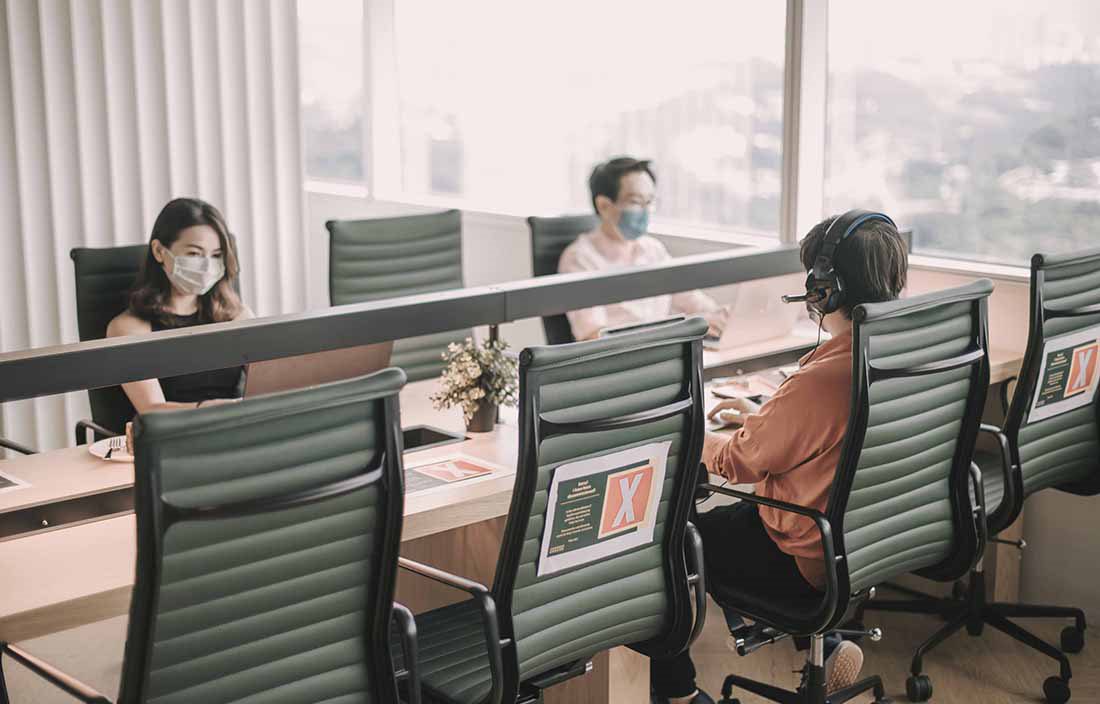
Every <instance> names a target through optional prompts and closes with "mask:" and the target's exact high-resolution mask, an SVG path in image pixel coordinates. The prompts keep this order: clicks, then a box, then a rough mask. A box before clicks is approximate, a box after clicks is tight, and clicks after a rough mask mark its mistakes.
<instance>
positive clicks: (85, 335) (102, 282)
mask: <svg viewBox="0 0 1100 704" xmlns="http://www.w3.org/2000/svg"><path fill="white" fill-rule="evenodd" d="M148 252H149V245H147V244H136V245H132V246H128V247H103V248H94V249H93V248H88V247H77V248H76V249H73V250H71V251H70V252H69V256H70V257H71V258H72V260H73V272H74V273H75V275H76V325H77V328H78V330H79V332H80V341H81V342H87V341H88V340H101V339H103V338H104V337H106V335H107V325H108V324H109V323H110V322H111V321H112V320H113V319H114V318H115V316H117V315H118V314H119V313H121V312H122V311H124V310H126V306H127V305H129V293H130V287H131V286H133V285H134V279H136V278H137V275H138V272H139V271H140V270H141V263H142V262H143V261H144V260H145V256H146V254H147V253H148ZM88 403H89V404H90V405H91V407H92V419H91V420H90V421H89V420H81V421H78V422H77V424H76V444H78V445H80V444H83V443H84V442H85V441H86V436H87V434H88V432H89V431H91V433H92V434H93V435H94V436H95V437H96V438H97V439H98V438H104V437H110V436H112V435H120V434H121V433H122V431H123V428H125V427H126V423H127V422H128V421H129V420H130V419H131V418H133V417H134V407H133V405H132V404H131V403H130V399H128V398H127V397H126V393H125V392H124V391H123V390H122V387H121V386H105V387H103V388H101V389H88Z"/></svg>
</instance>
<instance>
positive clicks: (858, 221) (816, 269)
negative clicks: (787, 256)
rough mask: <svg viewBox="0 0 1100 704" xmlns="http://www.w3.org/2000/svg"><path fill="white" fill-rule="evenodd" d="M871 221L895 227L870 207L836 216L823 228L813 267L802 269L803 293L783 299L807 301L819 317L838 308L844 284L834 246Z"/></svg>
mask: <svg viewBox="0 0 1100 704" xmlns="http://www.w3.org/2000/svg"><path fill="white" fill-rule="evenodd" d="M872 220H881V221H882V222H886V223H889V224H891V225H893V226H894V227H895V228H896V227H897V225H894V221H893V220H891V219H890V216H889V215H886V214H884V213H876V212H872V211H870V210H849V211H848V212H846V213H844V214H843V215H839V216H837V218H836V219H835V220H833V222H832V223H831V224H830V225H829V229H827V230H825V237H824V238H822V242H821V249H820V250H819V251H818V254H817V258H816V259H814V265H813V268H812V269H810V270H809V271H808V272H806V293H803V294H799V295H794V296H783V302H784V303H800V302H802V301H807V302H808V303H809V304H810V305H811V306H812V307H813V308H814V310H816V311H817V312H818V313H820V314H821V315H822V316H825V315H828V314H829V313H834V312H836V311H838V310H840V308H841V306H843V305H844V288H845V287H844V280H843V279H842V278H841V277H840V272H839V271H837V270H836V253H837V249H839V247H840V245H841V243H843V242H844V240H846V239H848V236H849V235H851V234H852V233H853V232H855V231H856V230H858V229H859V228H860V226H861V225H863V224H864V223H866V222H870V221H872Z"/></svg>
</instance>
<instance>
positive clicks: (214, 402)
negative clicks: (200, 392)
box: [195, 398, 241, 408]
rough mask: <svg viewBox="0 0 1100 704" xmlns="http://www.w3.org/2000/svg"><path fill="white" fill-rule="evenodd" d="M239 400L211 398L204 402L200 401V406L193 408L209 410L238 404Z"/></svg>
mask: <svg viewBox="0 0 1100 704" xmlns="http://www.w3.org/2000/svg"><path fill="white" fill-rule="evenodd" d="M240 402H241V399H239V398H211V399H207V400H205V401H200V402H199V403H201V404H202V405H201V406H195V407H196V408H210V407H211V406H224V405H226V404H227V403H240Z"/></svg>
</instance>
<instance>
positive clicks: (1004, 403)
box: [1000, 376, 1016, 416]
mask: <svg viewBox="0 0 1100 704" xmlns="http://www.w3.org/2000/svg"><path fill="white" fill-rule="evenodd" d="M1015 379H1016V377H1015V376H1010V377H1008V378H1007V379H1005V380H1004V381H1002V382H1001V384H1000V386H1001V389H1000V396H1001V413H1003V414H1004V415H1005V416H1007V415H1008V405H1009V404H1008V383H1009V382H1010V381H1014V380H1015Z"/></svg>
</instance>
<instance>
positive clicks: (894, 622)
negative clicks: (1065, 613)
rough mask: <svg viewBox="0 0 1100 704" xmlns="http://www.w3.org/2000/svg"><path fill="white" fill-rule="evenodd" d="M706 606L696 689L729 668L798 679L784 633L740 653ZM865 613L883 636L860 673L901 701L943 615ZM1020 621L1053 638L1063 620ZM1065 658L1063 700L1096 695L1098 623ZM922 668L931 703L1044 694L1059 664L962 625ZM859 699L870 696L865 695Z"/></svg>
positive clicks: (746, 703) (1094, 699) (750, 700)
mask: <svg viewBox="0 0 1100 704" xmlns="http://www.w3.org/2000/svg"><path fill="white" fill-rule="evenodd" d="M711 607H712V609H711V610H710V611H708V616H709V618H708V619H707V626H706V629H705V630H704V632H703V635H702V636H701V637H700V639H699V641H698V642H697V643H696V646H695V647H694V648H692V654H693V656H694V658H695V663H696V668H697V670H698V680H699V684H700V685H701V686H702V687H703V689H705V690H706V691H707V692H709V693H710V694H711V695H712V696H713V697H714V698H715V700H717V699H718V696H719V693H720V692H721V689H722V680H723V679H724V678H725V676H726V675H727V674H729V673H731V672H735V673H737V674H739V675H743V676H746V677H752V678H754V679H759V680H763V681H766V682H769V683H771V684H775V685H777V686H781V687H791V688H793V687H795V686H797V684H798V679H799V676H798V674H797V673H794V672H792V671H793V670H798V669H799V668H801V667H802V664H803V663H804V662H805V657H806V654H805V653H804V652H801V653H800V652H796V651H795V649H794V646H793V645H792V644H791V643H790V642H789V641H786V642H781V643H776V644H774V645H771V646H767V647H765V648H763V649H761V650H758V651H756V652H755V653H753V654H751V655H749V656H747V657H740V656H738V655H737V654H736V653H734V652H732V651H730V650H729V649H728V648H727V646H726V630H725V624H724V623H723V619H722V616H721V613H720V612H719V611H718V610H717V607H715V606H714V603H713V602H711ZM866 621H867V626H868V627H869V628H870V627H873V626H879V627H880V628H882V629H883V631H884V637H883V639H882V640H881V641H879V642H878V643H871V642H868V641H867V640H866V639H864V642H863V644H862V645H863V650H864V654H865V656H866V661H865V663H864V667H863V673H864V675H871V674H877V675H880V676H881V677H882V680H883V684H884V685H885V686H886V694H887V696H889V697H891V698H892V699H893V700H894V701H895V702H898V703H899V704H900V703H902V702H908V701H909V700H908V699H907V698H906V696H905V678H906V677H907V676H908V675H909V663H910V660H911V659H912V657H913V651H914V650H915V649H916V646H917V645H918V644H919V643H920V642H921V641H923V640H924V639H926V638H927V637H928V636H929V635H930V634H931V633H932V632H933V631H934V630H935V629H936V628H938V626H939V625H940V624H941V623H942V621H939V620H938V619H936V618H934V617H929V616H919V615H909V614H885V613H883V614H875V613H873V612H868V613H867V616H866ZM1019 623H1020V625H1022V626H1024V627H1025V628H1027V629H1028V630H1030V631H1032V632H1033V633H1035V634H1037V635H1038V636H1040V637H1042V638H1044V639H1046V640H1047V641H1048V642H1052V643H1057V642H1058V640H1057V639H1058V634H1059V633H1060V632H1061V630H1062V627H1063V626H1064V625H1068V623H1069V622H1066V623H1065V624H1063V623H1061V622H1058V623H1057V624H1056V623H1054V622H1053V621H1046V622H1044V620H1042V619H1039V620H1035V619H1020V620H1019ZM1069 659H1070V665H1071V666H1072V668H1073V679H1072V680H1071V681H1070V688H1071V690H1072V693H1073V695H1072V698H1071V699H1070V702H1077V703H1080V704H1086V703H1087V704H1097V703H1100V631H1098V630H1097V629H1096V628H1091V629H1090V630H1089V631H1088V632H1087V634H1086V643H1085V649H1084V650H1083V651H1082V652H1081V653H1080V654H1078V655H1070V656H1069ZM924 672H925V674H927V675H928V676H929V677H931V678H932V687H933V696H932V700H931V701H932V702H936V703H937V704H1019V703H1021V702H1042V701H1044V699H1043V690H1042V687H1043V680H1045V679H1046V678H1047V677H1050V676H1051V675H1056V674H1058V664H1057V662H1055V661H1054V660H1053V659H1051V658H1048V657H1047V656H1045V655H1042V654H1040V653H1037V652H1035V651H1034V650H1031V649H1030V648H1028V647H1027V646H1024V645H1022V644H1020V643H1018V642H1016V641H1015V640H1013V639H1011V638H1009V637H1008V636H1006V635H1003V634H1002V633H1000V632H999V631H995V630H993V629H991V628H988V627H987V628H986V629H985V632H984V633H983V634H982V635H981V636H980V637H978V638H973V637H970V636H968V635H966V632H965V630H964V631H962V632H961V633H958V634H956V635H954V636H952V637H951V638H950V639H949V640H948V641H947V642H945V643H943V644H942V645H940V647H939V648H938V649H937V650H934V651H933V652H932V653H931V654H930V655H928V656H927V657H925V659H924ZM735 696H736V697H738V698H739V699H740V700H741V703H742V704H756V703H757V702H764V701H766V700H764V699H761V698H760V697H756V696H754V695H751V694H748V693H744V692H741V693H736V694H735ZM858 701H860V702H870V701H872V698H871V697H865V698H864V699H861V700H858Z"/></svg>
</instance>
